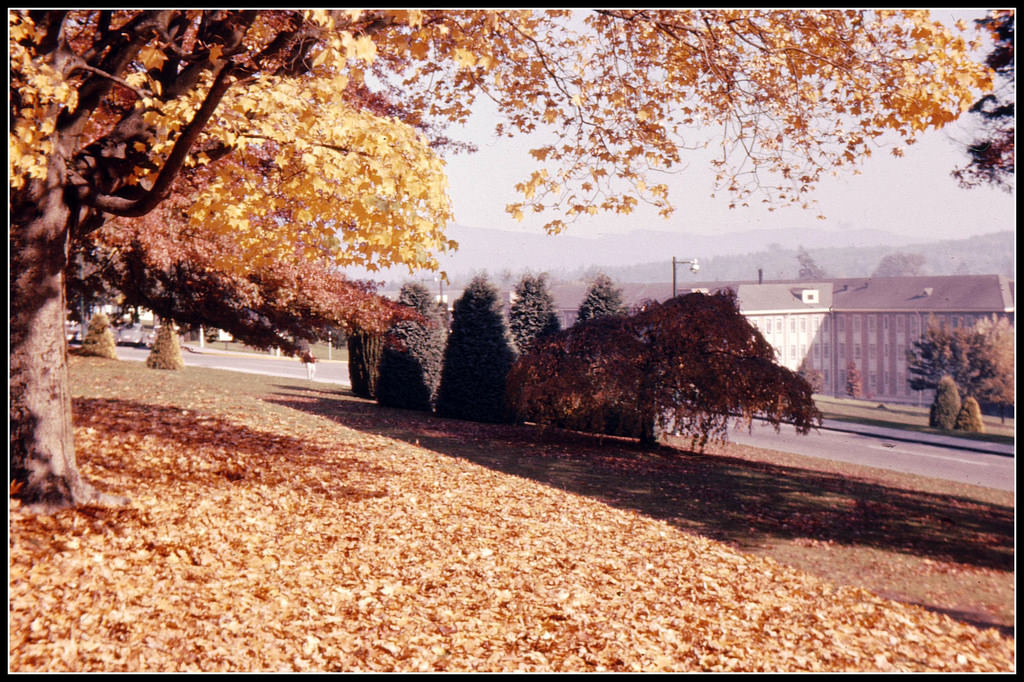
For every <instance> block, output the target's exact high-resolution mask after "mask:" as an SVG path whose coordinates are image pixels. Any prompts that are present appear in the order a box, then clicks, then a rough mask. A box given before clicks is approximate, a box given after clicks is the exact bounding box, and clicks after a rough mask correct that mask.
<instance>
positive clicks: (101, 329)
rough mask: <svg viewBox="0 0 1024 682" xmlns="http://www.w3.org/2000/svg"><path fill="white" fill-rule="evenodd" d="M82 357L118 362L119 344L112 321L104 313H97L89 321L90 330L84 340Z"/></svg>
mask: <svg viewBox="0 0 1024 682" xmlns="http://www.w3.org/2000/svg"><path fill="white" fill-rule="evenodd" d="M80 352H81V354H82V355H94V356H96V357H100V358H109V359H111V360H117V343H116V342H115V341H114V333H113V332H112V331H111V329H110V319H109V318H108V317H107V316H106V315H104V314H103V313H96V314H95V315H93V316H92V319H91V320H89V330H88V331H87V332H86V334H85V339H83V340H82V349H81V351H80Z"/></svg>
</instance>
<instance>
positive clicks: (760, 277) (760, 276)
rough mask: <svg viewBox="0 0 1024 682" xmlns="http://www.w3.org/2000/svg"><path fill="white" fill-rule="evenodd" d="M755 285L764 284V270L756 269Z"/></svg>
mask: <svg viewBox="0 0 1024 682" xmlns="http://www.w3.org/2000/svg"><path fill="white" fill-rule="evenodd" d="M757 283H758V284H764V270H762V269H761V268H758V269H757Z"/></svg>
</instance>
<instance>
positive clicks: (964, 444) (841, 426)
mask: <svg viewBox="0 0 1024 682" xmlns="http://www.w3.org/2000/svg"><path fill="white" fill-rule="evenodd" d="M821 428H823V429H827V430H829V431H845V432H846V433H862V434H865V435H872V436H878V437H879V438H888V439H890V440H898V441H904V442H910V443H926V444H928V445H945V446H947V447H954V448H957V449H958V450H972V451H974V452H987V453H989V454H993V455H1007V456H1010V457H1013V456H1014V454H1015V452H1016V444H1004V443H989V442H986V441H982V440H972V439H969V438H959V437H957V436H953V435H945V434H939V433H920V432H918V431H910V430H908V429H897V428H886V427H883V426H869V425H866V424H857V423H855V422H846V421H841V420H838V419H825V420H824V421H823V422H822V424H821Z"/></svg>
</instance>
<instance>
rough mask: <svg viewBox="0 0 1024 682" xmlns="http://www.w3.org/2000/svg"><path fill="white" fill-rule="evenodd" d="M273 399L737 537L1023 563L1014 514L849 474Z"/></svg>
mask: <svg viewBox="0 0 1024 682" xmlns="http://www.w3.org/2000/svg"><path fill="white" fill-rule="evenodd" d="M278 388H279V389H282V390H281V391H280V392H279V393H276V394H274V395H272V396H268V397H267V398H266V399H267V400H269V401H270V402H272V403H275V404H278V405H282V406H287V407H292V408H294V409H298V410H303V411H306V412H311V413H314V414H318V415H321V416H323V417H327V418H329V419H332V420H334V421H335V422H338V423H340V424H343V425H345V426H347V427H350V428H353V429H356V430H359V431H363V432H367V433H373V434H377V435H381V436H387V437H391V438H396V439H400V440H403V441H405V442H408V443H411V444H415V445H418V446H421V447H424V448H428V449H430V450H433V451H435V452H438V453H441V454H444V455H448V456H452V457H459V458H462V459H466V460H469V461H472V462H475V463H477V464H480V465H483V466H486V467H488V468H491V469H495V470H499V471H502V472H505V473H509V474H513V475H516V476H521V477H525V478H530V479H533V480H535V481H538V482H541V483H544V484H547V485H550V486H554V487H557V488H561V489H564V490H566V491H569V492H572V493H576V494H580V495H586V496H589V497H592V498H595V499H599V500H602V501H604V502H606V503H607V504H610V505H612V506H615V507H618V508H622V509H628V510H633V511H637V512H640V513H642V514H645V515H647V516H649V517H652V518H656V519H661V520H664V521H666V522H668V523H671V524H673V525H675V526H677V527H678V528H680V529H683V530H686V531H690V532H695V533H699V534H701V535H704V536H707V537H710V538H713V539H716V540H720V541H723V542H727V543H730V544H733V545H735V546H738V547H741V548H743V547H748V548H749V547H758V546H763V545H764V544H765V543H766V542H767V541H771V540H801V539H803V540H811V541H818V542H832V543H840V544H844V545H853V546H867V547H874V548H878V549H883V550H890V551H896V552H902V553H906V554H909V555H913V556H915V557H924V558H930V559H933V560H936V561H948V562H956V563H961V564H966V565H970V566H975V567H979V568H985V569H994V570H998V571H1008V572H1010V571H1013V570H1014V509H1013V508H1012V507H1007V506H1002V505H998V504H990V503H986V502H982V501H979V500H974V499H970V498H967V497H961V496H955V495H944V494H935V493H930V492H923V491H918V490H908V489H903V488H898V487H892V486H888V485H884V484H881V483H878V482H876V481H870V480H864V479H858V478H852V477H849V476H846V475H841V474H835V473H828V472H821V471H814V470H809V469H800V468H796V467H792V466H783V465H779V464H772V463H768V462H757V461H750V460H746V459H742V458H739V457H731V456H726V455H717V454H716V455H710V454H698V453H693V452H689V451H685V450H680V449H674V448H669V447H659V448H648V447H644V446H641V445H640V444H639V443H637V442H635V441H631V440H627V439H617V438H611V437H602V436H595V435H589V434H581V433H575V432H566V431H561V430H555V429H546V430H545V429H540V428H537V427H534V426H530V425H493V424H479V423H475V422H467V421H459V420H452V419H442V418H439V417H434V416H431V415H429V414H426V413H420V412H413V411H407V410H396V409H392V408H385V407H381V406H379V405H377V404H376V403H374V402H370V401H367V400H363V399H360V398H356V397H354V396H353V395H352V394H351V393H350V392H347V391H344V390H333V391H332V390H324V391H315V392H310V391H303V392H302V393H303V395H302V396H301V398H300V396H299V394H298V393H296V392H295V390H296V389H295V388H294V387H289V386H278Z"/></svg>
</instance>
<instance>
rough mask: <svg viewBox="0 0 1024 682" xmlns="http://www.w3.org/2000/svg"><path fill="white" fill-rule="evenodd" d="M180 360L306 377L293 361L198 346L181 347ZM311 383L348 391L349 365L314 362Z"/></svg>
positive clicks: (138, 356) (128, 351) (143, 352)
mask: <svg viewBox="0 0 1024 682" xmlns="http://www.w3.org/2000/svg"><path fill="white" fill-rule="evenodd" d="M117 355H118V357H119V358H120V359H122V360H137V361H144V360H145V359H146V357H147V356H148V355H149V350H148V349H145V348H135V347H133V346H118V347H117ZM181 357H182V358H183V359H184V360H185V365H187V366H189V367H209V368H211V369H226V370H229V371H232V372H248V373H250V374H267V375H270V376H279V377H290V378H292V379H305V378H306V368H305V367H304V366H303V364H302V363H301V362H300V361H299V360H297V359H296V358H289V357H280V358H276V357H272V356H269V355H257V354H255V353H234V352H226V351H222V350H218V349H216V348H210V347H207V348H199V347H198V346H191V345H189V346H185V347H184V348H182V350H181ZM313 380H314V381H317V382H322V383H330V384H340V385H342V386H345V387H347V388H351V387H352V383H351V382H350V381H349V378H348V363H347V362H342V361H338V360H318V361H317V363H316V377H315V378H314V379H313Z"/></svg>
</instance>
